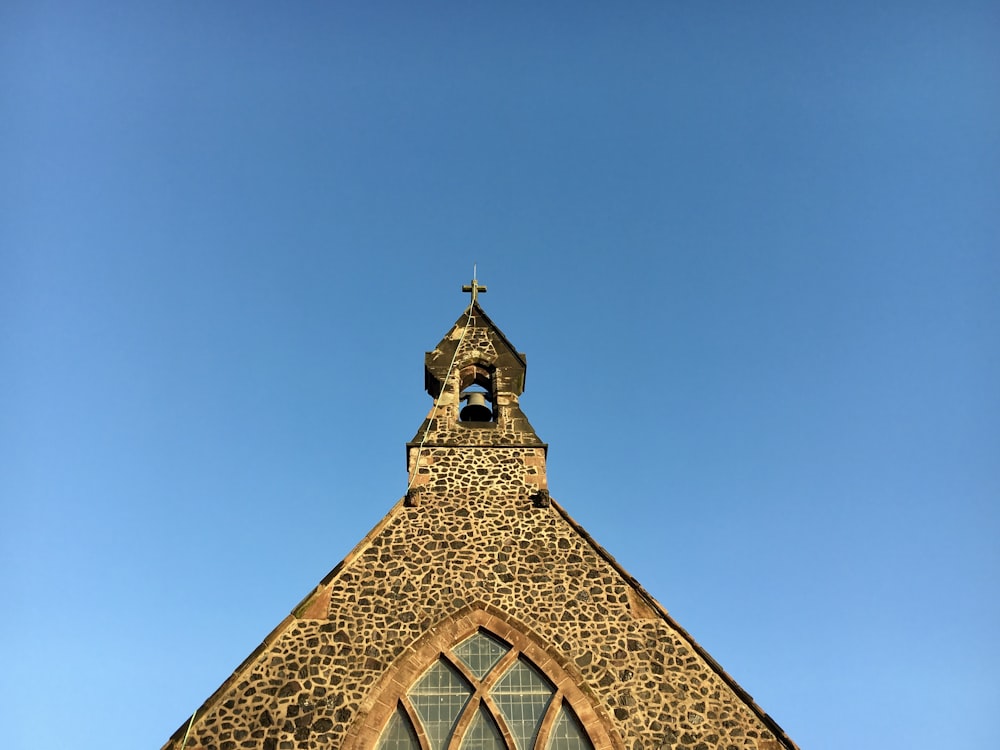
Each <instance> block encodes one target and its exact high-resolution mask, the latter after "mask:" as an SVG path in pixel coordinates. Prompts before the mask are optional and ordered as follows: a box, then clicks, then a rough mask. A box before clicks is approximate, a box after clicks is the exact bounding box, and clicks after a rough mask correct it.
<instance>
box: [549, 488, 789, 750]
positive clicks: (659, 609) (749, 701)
mask: <svg viewBox="0 0 1000 750" xmlns="http://www.w3.org/2000/svg"><path fill="white" fill-rule="evenodd" d="M551 504H552V507H553V508H555V509H556V511H557V512H558V513H559V515H560V516H562V517H563V519H564V520H565V521H566V523H568V524H569V525H570V526H572V527H573V530H574V531H576V532H577V533H578V534H579V535H580V536H581V537H583V539H584V540H585V541H586V542H587V543H588V544H589V545H590V546H591V547H592V548H593V550H594V551H595V552H596V553H597V554H598V555H600V556H601V557H602V558H604V560H605V561H606V562H607V563H608V564H609V565H611V567H613V568H614V569H615V570H616V571H618V574H619V575H620V576H621V577H622V578H624V579H625V582H626V583H628V584H629V585H630V586H632V588H633V589H634V590H635V592H636V593H637V594H638V595H639V596H641V597H642V599H643V600H644V601H645V602H646V604H648V605H649V606H650V607H652V608H653V611H655V612H656V613H657V614H658V615H659V616H660V617H662V618H663V619H664V620H665V621H666V622H667V624H669V625H670V627H672V628H673V629H674V630H676V631H677V633H678V634H679V635H680V636H681V637H682V638H683V639H684V640H685V641H687V643H688V645H690V646H691V648H692V649H694V651H695V653H697V654H698V655H699V656H701V657H702V658H703V659H704V660H705V662H706V663H707V664H708V666H709V667H711V668H712V671H714V672H715V673H716V674H717V675H718V676H719V677H720V678H721V679H722V681H723V682H725V683H726V684H727V685H729V687H730V688H731V689H732V691H733V692H734V693H736V695H737V696H739V698H740V699H741V700H743V702H744V703H746V705H747V706H749V707H750V710H751V711H753V712H754V713H755V714H756V715H757V716H758V718H760V720H761V721H762V722H763V723H764V724H765V726H767V728H768V729H770V730H771V731H772V732H773V733H774V736H775V737H776V738H777V739H778V741H779V742H781V743H782V744H783V745H785V747H787V748H789V750H799V746H798V745H796V744H795V742H794V740H792V738H791V737H789V736H788V735H787V734H786V733H785V730H784V729H782V728H781V726H780V725H779V724H778V722H776V721H775V720H774V719H772V718H771V716H770V715H769V714H768V713H767V712H766V711H765V710H764V709H762V708H761V707H760V706H758V705H757V703H756V701H754V699H753V696H752V695H750V693H748V692H747V691H746V690H744V689H743V688H742V687H740V685H739V683H737V682H736V680H734V679H733V677H732V676H731V675H730V674H729V673H728V672H726V670H724V669H723V668H722V666H721V665H720V664H719V662H717V661H716V660H715V659H714V658H713V657H712V655H711V654H709V653H708V651H706V650H705V649H704V648H703V647H702V646H701V645H700V644H699V643H698V642H697V641H696V640H695V639H694V638H693V637H692V636H691V634H690V633H688V632H687V631H686V630H685V629H684V628H683V627H681V625H680V624H679V623H678V622H677V621H676V620H675V619H674V618H673V617H671V616H670V613H669V612H667V610H666V607H664V606H663V605H662V604H660V603H659V602H658V601H656V599H655V598H654V597H653V596H652V594H650V593H649V592H648V591H646V589H644V588H643V587H642V584H640V583H639V581H637V580H636V579H635V577H634V576H633V575H632V574H631V573H629V572H628V571H627V570H625V568H624V567H623V566H622V564H621V563H619V562H618V561H617V560H616V559H615V558H614V557H613V556H612V555H611V553H610V552H608V551H607V550H606V549H604V547H602V546H601V545H600V544H598V543H597V541H596V540H595V539H594V538H593V537H592V536H591V535H590V534H589V533H588V532H587V530H586V529H585V528H583V526H581V525H580V524H579V523H577V522H576V521H575V520H574V519H573V517H572V516H571V515H570V514H569V513H568V512H567V511H566V509H565V508H563V507H562V506H561V505H560V504H559V503H557V502H556V501H555V500H554V499H551Z"/></svg>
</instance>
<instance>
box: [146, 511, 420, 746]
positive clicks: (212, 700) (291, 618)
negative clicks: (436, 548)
mask: <svg viewBox="0 0 1000 750" xmlns="http://www.w3.org/2000/svg"><path fill="white" fill-rule="evenodd" d="M405 501H406V498H405V497H401V498H400V499H399V500H398V501H397V502H396V503H395V504H394V505H393V506H392V507H391V508H390V509H389V512H388V513H386V514H385V515H384V516H383V517H382V520H381V521H379V522H378V523H377V524H375V526H374V527H373V528H372V530H371V531H369V532H368V533H367V534H365V536H364V537H363V538H362V539H361V541H360V542H358V543H357V544H355V545H354V547H353V548H352V549H351V551H350V552H348V553H347V555H346V556H345V557H344V558H343V559H342V560H341V561H340V562H339V563H337V564H336V565H335V566H334V567H333V569H332V570H331V571H330V572H329V573H327V574H326V575H325V576H323V578H322V580H320V582H319V583H318V584H317V585H316V586H315V587H314V588H313V589H312V591H310V592H309V593H308V594H306V596H305V597H304V598H303V599H302V601H300V602H299V603H298V604H296V605H295V606H294V607H293V608H292V611H291V613H290V614H288V615H287V616H286V617H285V619H283V620H282V621H281V622H280V623H278V625H277V627H275V628H274V629H273V630H272V631H271V632H270V633H268V634H267V635H266V636H265V637H264V640H263V641H261V642H260V644H259V645H258V646H257V648H255V649H254V650H253V651H252V652H251V653H250V655H249V656H248V657H247V658H245V659H244V660H243V661H242V662H240V665H239V666H238V667H236V669H234V670H233V673H232V674H231V675H229V677H227V678H226V679H225V680H224V681H223V683H222V684H221V685H219V687H218V688H216V690H215V692H213V693H212V694H211V695H210V696H208V698H207V699H206V700H205V701H204V702H203V703H202V704H201V705H200V706H198V708H197V709H195V712H194V714H193V719H192V718H191V717H189V718H188V719H186V720H185V721H184V723H182V724H181V725H180V726H179V727H178V728H177V730H176V731H175V732H174V733H173V734H172V735H170V738H169V739H168V740H167V741H166V743H164V745H163V747H162V748H161V749H160V750H167V749H168V748H170V747H176V744H177V743H179V742H181V740H183V739H184V735H185V733H186V732H187V729H188V725H189V724H190V725H191V726H194V725H195V724H196V723H197V722H198V720H199V719H200V718H201V717H203V716H204V715H205V714H206V713H207V712H208V711H209V710H211V709H212V708H214V707H215V704H216V703H218V701H219V700H221V699H222V697H223V696H224V695H225V693H226V690H228V689H229V688H230V687H232V685H233V684H234V683H235V682H237V681H238V680H239V679H240V677H241V676H242V675H243V672H244V671H245V670H246V669H247V667H249V666H250V665H251V664H252V663H253V661H254V660H255V659H256V658H257V657H258V656H260V654H261V653H263V651H264V649H266V648H268V647H269V646H270V645H271V644H272V643H274V642H275V641H276V640H277V639H278V637H279V636H280V635H281V634H282V633H284V632H285V630H287V629H288V627H289V626H290V625H291V624H292V623H294V622H295V621H297V620H299V619H303V618H302V617H301V613H303V612H304V611H305V610H306V609H307V608H308V605H309V603H310V602H311V601H312V600H313V599H315V598H316V596H317V595H318V594H320V593H321V592H322V590H323V589H325V588H326V587H327V586H329V585H330V584H331V583H332V582H333V581H334V579H336V577H337V574H338V573H340V571H342V570H343V569H344V568H345V567H346V566H347V564H348V563H349V562H351V561H352V560H354V559H355V558H356V557H358V555H360V554H361V553H362V552H363V551H364V549H365V548H366V547H367V546H368V545H369V544H370V543H371V541H372V540H373V539H374V538H375V537H376V536H377V535H378V533H379V532H381V531H382V529H383V528H385V526H386V524H388V523H389V521H390V520H392V517H393V515H395V513H396V511H397V510H399V509H400V508H401V507H403V503H404V502H405Z"/></svg>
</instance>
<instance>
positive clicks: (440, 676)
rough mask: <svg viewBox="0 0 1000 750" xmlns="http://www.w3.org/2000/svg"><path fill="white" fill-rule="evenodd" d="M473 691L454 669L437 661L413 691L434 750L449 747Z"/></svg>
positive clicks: (413, 696)
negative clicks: (453, 732) (449, 740)
mask: <svg viewBox="0 0 1000 750" xmlns="http://www.w3.org/2000/svg"><path fill="white" fill-rule="evenodd" d="M470 695H472V688H470V687H469V685H468V684H467V683H466V682H465V680H464V679H463V678H462V676H461V675H460V674H459V673H458V672H457V671H455V669H454V668H453V667H450V666H448V665H447V664H446V663H445V662H443V661H441V660H438V661H437V662H435V664H434V666H433V667H431V668H430V669H428V670H427V671H426V672H424V676H423V677H421V678H420V680H419V681H418V682H417V684H416V685H414V686H413V688H412V689H411V690H410V701H411V702H412V703H413V707H414V708H415V709H416V710H417V713H418V714H419V715H420V721H421V722H422V723H423V725H424V732H426V734H427V739H428V740H430V745H431V750H443V748H444V747H445V746H446V745H447V744H448V739H449V738H450V737H451V732H452V730H453V729H454V728H455V722H456V721H458V717H459V714H461V713H462V709H463V708H465V704H466V703H467V702H468V700H469V696H470Z"/></svg>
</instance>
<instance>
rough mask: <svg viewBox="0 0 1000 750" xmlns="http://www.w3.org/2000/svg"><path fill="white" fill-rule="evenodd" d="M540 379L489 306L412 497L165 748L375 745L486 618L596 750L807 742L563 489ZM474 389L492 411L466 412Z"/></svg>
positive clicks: (450, 361)
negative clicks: (702, 642) (580, 520)
mask: <svg viewBox="0 0 1000 750" xmlns="http://www.w3.org/2000/svg"><path fill="white" fill-rule="evenodd" d="M463 327H467V329H468V330H466V331H465V332H464V335H463V330H462V328H463ZM523 383H524V358H523V355H519V354H517V352H516V351H515V350H514V349H513V348H512V347H510V345H509V343H508V342H507V341H506V339H505V338H504V337H503V334H501V333H500V332H499V330H498V329H496V327H495V326H494V325H493V324H492V322H491V321H489V319H488V318H487V317H486V316H485V314H484V313H483V312H482V310H481V309H480V308H479V305H478V304H476V303H474V304H473V305H472V306H471V307H470V309H469V310H468V311H467V312H466V313H465V314H463V317H462V318H460V319H459V321H458V323H456V326H455V328H453V329H452V331H451V332H450V333H449V335H448V336H446V338H445V339H444V341H442V343H441V344H440V345H439V346H438V348H437V349H435V351H434V352H431V353H430V354H428V359H427V387H428V390H429V391H430V392H431V394H432V395H433V396H435V397H436V400H435V404H434V406H433V408H432V409H431V413H430V414H429V415H428V418H427V420H426V421H425V422H424V424H423V425H422V426H421V428H420V430H419V431H418V433H417V436H416V437H415V438H414V440H413V441H412V442H411V443H409V444H408V448H407V451H408V466H409V476H410V486H409V490H408V492H407V495H406V497H404V498H402V499H401V500H400V501H399V502H397V503H396V505H395V506H394V507H393V508H392V509H391V510H390V511H389V513H388V515H387V516H386V517H385V518H384V519H383V520H382V521H381V522H380V523H379V525H378V526H376V528H375V529H373V530H372V531H371V532H370V533H369V534H368V535H367V536H366V537H365V538H364V539H363V540H362V541H361V543H360V544H359V545H358V546H357V547H356V548H355V549H354V550H353V551H352V552H351V553H350V555H349V556H348V557H347V558H346V559H345V560H344V561H343V562H342V563H341V564H340V565H338V566H337V567H336V568H335V569H334V570H333V571H332V572H331V573H330V574H329V575H327V577H326V578H325V579H323V581H322V582H321V583H320V585H319V586H318V587H317V588H316V589H315V590H314V591H313V592H312V593H311V594H310V595H309V596H308V597H307V598H306V599H305V600H304V601H303V602H302V603H301V604H300V605H299V606H298V607H297V608H296V609H295V610H294V611H293V613H292V615H290V616H289V617H288V618H286V619H285V621H284V622H282V623H281V625H279V626H278V628H276V629H275V630H274V631H273V632H272V633H271V635H270V636H269V637H268V638H267V640H266V641H265V642H264V643H263V644H262V645H261V646H260V648H258V650H257V651H256V652H255V653H254V654H252V655H251V656H250V657H249V658H248V659H247V660H246V661H245V662H244V663H243V664H242V665H241V666H240V667H239V668H238V669H237V670H236V672H235V673H234V674H233V675H232V677H230V678H229V680H227V681H226V683H224V684H223V685H222V687H221V688H220V689H219V690H218V691H217V692H216V693H215V694H214V695H213V696H212V697H211V698H209V700H208V701H207V702H206V703H205V704H204V705H203V706H202V708H201V709H199V711H198V712H197V713H196V715H195V717H194V719H193V720H192V721H191V722H190V726H188V723H187V722H185V724H184V725H182V726H181V727H180V728H179V729H178V731H177V732H176V733H175V734H174V736H173V737H172V738H171V740H170V741H169V742H168V743H167V744H166V745H165V746H164V748H165V750H167V749H168V748H169V749H170V750H176V748H180V747H181V744H182V741H183V740H184V738H185V736H187V744H186V747H187V748H199V749H201V750H236V748H264V749H265V750H293V749H295V750H319V749H320V748H344V749H345V750H372V749H373V748H375V746H376V744H377V742H378V738H379V736H380V734H381V732H382V731H383V729H384V727H385V726H386V722H387V721H388V719H389V716H390V714H391V713H392V712H393V711H394V710H395V707H396V705H397V701H398V700H399V698H400V696H402V695H403V693H404V692H405V691H406V690H407V688H408V687H409V686H410V685H411V684H412V683H413V681H414V680H415V679H416V678H417V677H419V676H420V675H421V674H422V673H423V672H424V671H425V670H426V669H427V667H428V666H429V665H431V664H432V663H433V662H434V661H435V660H436V659H437V658H438V657H439V655H440V654H442V653H444V652H446V651H447V649H448V648H450V647H452V646H454V645H455V644H456V643H458V642H459V641H461V640H462V639H463V638H465V637H467V636H469V635H470V634H472V633H474V632H476V631H477V630H478V631H487V632H489V633H492V634H493V635H495V636H497V637H499V638H500V639H502V640H504V641H506V642H507V643H508V644H511V645H512V646H513V648H515V649H517V650H518V651H519V653H521V654H523V655H524V656H525V657H526V658H527V659H529V660H530V661H531V662H532V663H533V664H534V665H535V666H537V667H538V669H539V670H540V671H541V672H542V673H543V674H544V675H545V676H546V677H547V678H548V679H549V680H550V681H551V683H552V684H553V685H554V686H555V688H556V690H557V691H558V692H557V697H558V699H559V700H563V701H565V702H566V704H567V705H569V706H571V707H572V710H573V712H574V713H575V715H576V716H577V717H578V719H579V722H580V724H581V725H582V726H583V728H584V730H585V731H586V733H587V735H588V737H589V739H590V740H591V742H592V743H593V746H594V748H595V750H610V749H611V748H614V749H615V750H648V749H654V750H680V749H681V748H684V749H690V750H708V749H709V748H719V749H724V750H777V748H782V747H784V748H794V747H795V745H794V743H793V742H792V741H791V740H790V739H789V738H788V737H787V736H786V735H785V734H784V732H782V730H781V729H780V728H779V727H778V726H777V724H775V722H774V721H773V720H771V719H770V718H769V717H768V716H767V715H766V714H765V713H764V712H763V711H761V709H760V708H758V707H757V706H756V705H755V704H754V703H753V701H752V699H751V698H750V697H749V696H748V695H747V694H746V693H745V692H744V691H742V690H741V689H740V688H739V686H738V685H737V684H736V683H735V682H734V681H733V680H732V678H730V677H729V676H728V675H727V674H726V673H725V672H724V671H723V670H722V669H721V668H720V667H719V666H718V665H717V664H716V663H715V662H714V661H713V660H712V659H711V657H709V656H708V655H707V654H706V653H705V652H704V651H703V650H702V649H701V648H700V647H699V646H698V645H697V644H696V643H695V642H694V641H693V639H692V638H691V637H690V636H689V635H688V634H687V633H686V632H685V631H684V630H683V629H681V628H680V627H679V626H678V625H677V624H676V623H675V622H674V621H673V620H672V619H671V618H670V616H669V615H668V614H667V613H666V611H665V610H664V609H663V608H662V607H661V606H660V605H659V604H657V603H656V602H655V601H654V600H653V599H652V598H651V597H650V596H649V594H647V593H646V592H645V591H644V590H643V589H642V588H641V587H640V586H639V585H638V584H637V582H636V581H635V580H634V579H632V578H631V576H629V575H628V574H627V573H626V572H625V571H624V570H622V568H621V567H620V566H619V565H618V564H617V563H616V562H615V561H614V560H613V558H611V556H610V555H608V553H607V552H605V551H604V550H603V549H602V548H601V547H600V546H598V545H597V544H596V543H595V542H594V541H593V540H592V539H591V538H590V536H589V535H587V533H586V532H584V531H583V529H581V528H580V527H579V526H578V525H577V524H576V523H575V522H574V521H573V520H572V519H571V518H570V517H569V515H568V514H567V513H566V511H565V510H563V508H562V507H561V506H560V505H559V504H558V503H556V502H554V501H551V500H550V499H549V496H548V487H547V484H546V477H545V452H546V447H545V445H544V444H543V443H541V441H540V440H539V439H538V437H537V436H536V435H535V433H534V430H533V429H532V428H531V426H530V424H528V422H527V419H525V418H524V415H523V414H522V413H521V412H520V408H519V406H518V404H517V397H518V396H519V395H520V393H521V390H522V389H523ZM471 384H477V385H478V386H479V387H480V388H482V389H483V390H484V391H485V392H487V393H488V394H489V398H490V400H491V403H492V404H493V413H494V418H493V419H492V420H491V421H489V422H481V423H473V424H466V423H463V422H461V421H460V418H459V405H460V402H459V396H460V393H461V391H462V390H463V389H465V388H467V387H469V385H471ZM543 731H544V730H543Z"/></svg>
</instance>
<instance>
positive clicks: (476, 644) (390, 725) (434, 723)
mask: <svg viewBox="0 0 1000 750" xmlns="http://www.w3.org/2000/svg"><path fill="white" fill-rule="evenodd" d="M377 750H593V744H592V743H591V741H590V739H589V738H588V737H587V734H586V733H585V732H584V730H583V728H582V727H581V725H580V722H579V721H578V720H577V717H576V715H575V714H574V713H573V709H572V708H570V705H569V703H568V701H566V700H565V699H564V696H563V694H562V691H561V690H559V689H558V688H557V687H556V686H555V685H553V684H552V682H550V681H549V680H548V679H547V678H546V677H545V675H543V674H542V673H541V672H540V671H539V670H538V669H537V667H535V665H534V664H532V663H531V661H530V660H529V659H528V658H527V657H526V656H525V655H524V654H522V653H520V652H519V651H518V650H517V649H516V648H514V647H512V646H511V645H510V644H508V643H506V642H505V641H503V640H501V639H500V638H498V637H497V636H495V635H493V634H492V633H489V632H487V631H485V630H479V631H477V632H475V633H473V634H472V635H471V636H470V637H468V638H466V639H465V640H464V641H462V642H461V643H459V644H458V645H457V646H455V647H453V648H452V649H450V650H449V651H448V652H446V653H442V654H441V655H440V656H439V657H438V659H437V660H436V661H435V662H434V663H433V664H431V666H430V667H428V668H427V669H426V670H425V671H424V672H423V674H421V675H420V676H419V677H418V678H417V679H416V681H415V682H414V683H413V685H412V686H411V687H410V688H409V689H408V690H407V691H406V692H405V694H404V695H402V696H401V697H400V699H399V702H398V704H397V706H396V710H395V712H393V713H392V714H391V715H390V717H389V720H388V721H387V722H386V725H385V728H384V729H383V730H382V734H381V736H380V737H379V740H378V745H377Z"/></svg>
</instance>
